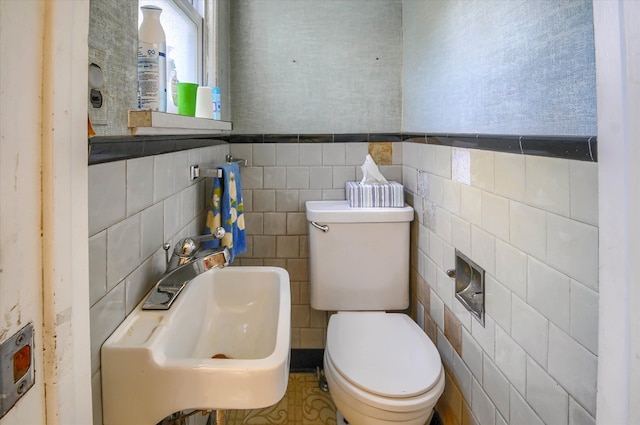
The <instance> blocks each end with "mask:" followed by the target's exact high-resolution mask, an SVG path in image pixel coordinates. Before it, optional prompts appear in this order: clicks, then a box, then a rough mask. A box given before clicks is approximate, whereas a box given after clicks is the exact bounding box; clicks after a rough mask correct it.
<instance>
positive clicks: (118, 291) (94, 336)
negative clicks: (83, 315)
mask: <svg viewBox="0 0 640 425" xmlns="http://www.w3.org/2000/svg"><path fill="white" fill-rule="evenodd" d="M89 316H90V318H89V320H90V328H91V329H90V335H91V373H92V374H94V373H96V372H97V371H98V370H99V369H100V347H101V346H102V344H103V343H104V342H105V341H106V340H107V338H109V335H111V334H112V333H113V331H114V330H115V329H116V328H117V327H118V326H119V325H120V323H122V321H123V320H124V318H125V316H126V314H125V285H124V283H123V284H121V285H118V286H117V287H116V288H114V289H113V290H111V291H110V292H109V293H108V294H107V295H106V296H104V297H103V298H102V299H101V300H100V301H98V302H97V303H96V304H95V305H94V306H93V307H91V309H90V312H89Z"/></svg>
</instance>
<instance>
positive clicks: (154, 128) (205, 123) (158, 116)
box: [128, 110, 233, 136]
mask: <svg viewBox="0 0 640 425" xmlns="http://www.w3.org/2000/svg"><path fill="white" fill-rule="evenodd" d="M128 126H129V128H131V134H132V135H134V136H141V135H173V134H221V133H223V132H225V131H231V129H232V128H233V126H232V124H231V122H229V121H219V120H213V119H207V118H194V117H188V116H185V115H178V114H168V113H166V112H156V111H150V110H147V111H129V113H128Z"/></svg>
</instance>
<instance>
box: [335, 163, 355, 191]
mask: <svg viewBox="0 0 640 425" xmlns="http://www.w3.org/2000/svg"><path fill="white" fill-rule="evenodd" d="M332 168H333V188H334V189H340V188H344V187H345V185H346V183H347V182H349V181H355V179H356V173H355V167H353V166H344V167H341V166H337V167H332Z"/></svg>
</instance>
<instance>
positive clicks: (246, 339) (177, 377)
mask: <svg viewBox="0 0 640 425" xmlns="http://www.w3.org/2000/svg"><path fill="white" fill-rule="evenodd" d="M142 304H143V303H140V305H138V306H137V307H136V309H135V310H134V311H133V312H132V313H131V314H130V315H129V316H128V317H127V318H126V319H125V321H124V322H122V324H121V325H120V326H119V327H118V328H117V329H116V331H115V332H114V333H113V334H112V335H111V337H109V339H108V340H107V341H105V343H104V345H103V346H102V351H101V356H102V357H101V359H102V365H101V367H102V400H103V421H104V424H105V425H114V424H117V425H127V424H155V423H157V422H159V421H160V420H162V419H163V418H164V417H166V416H168V415H170V414H172V413H174V412H177V411H181V410H188V409H203V410H208V409H255V408H262V407H267V406H270V405H273V404H275V403H276V402H278V401H279V400H280V399H281V398H282V397H283V396H284V393H285V391H286V388H287V380H288V373H289V351H290V339H291V326H290V325H291V298H290V293H289V275H288V273H287V272H286V271H285V270H284V269H281V268H278V267H244V266H240V267H227V268H219V269H212V270H209V271H207V272H204V273H203V274H201V275H199V276H198V277H196V278H194V279H193V280H191V281H190V282H189V283H188V284H187V285H186V287H185V288H184V289H183V291H182V293H181V294H180V296H179V297H178V298H177V300H176V301H175V302H174V304H173V305H172V306H171V308H170V309H169V310H142Z"/></svg>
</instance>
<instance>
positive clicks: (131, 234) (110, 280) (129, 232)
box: [107, 214, 140, 290]
mask: <svg viewBox="0 0 640 425" xmlns="http://www.w3.org/2000/svg"><path fill="white" fill-rule="evenodd" d="M139 264H140V215H139V214H136V215H134V216H132V217H129V218H128V219H126V220H123V221H121V222H120V223H118V224H116V225H114V226H111V227H110V228H109V229H108V230H107V290H111V288H113V287H114V286H116V284H118V283H119V282H120V281H122V280H123V279H124V278H125V277H126V276H127V275H128V274H129V273H131V272H132V271H133V270H134V269H135V268H136V267H137V266H138V265H139Z"/></svg>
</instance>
